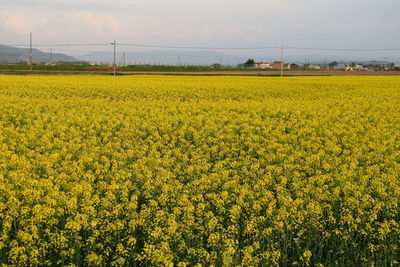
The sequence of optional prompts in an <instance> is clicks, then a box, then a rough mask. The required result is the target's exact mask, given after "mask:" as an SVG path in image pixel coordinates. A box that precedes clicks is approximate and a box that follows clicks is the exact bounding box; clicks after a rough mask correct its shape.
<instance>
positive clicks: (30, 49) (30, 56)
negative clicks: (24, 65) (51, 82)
mask: <svg viewBox="0 0 400 267" xmlns="http://www.w3.org/2000/svg"><path fill="white" fill-rule="evenodd" d="M29 40H30V42H29V66H30V69H31V71H32V32H30V33H29Z"/></svg>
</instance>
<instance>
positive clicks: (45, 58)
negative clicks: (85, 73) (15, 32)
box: [0, 45, 78, 63]
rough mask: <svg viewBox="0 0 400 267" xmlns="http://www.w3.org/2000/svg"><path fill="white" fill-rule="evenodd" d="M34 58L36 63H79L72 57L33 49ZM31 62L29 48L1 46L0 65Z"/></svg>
mask: <svg viewBox="0 0 400 267" xmlns="http://www.w3.org/2000/svg"><path fill="white" fill-rule="evenodd" d="M32 58H33V62H34V63H43V62H50V60H52V62H77V61H78V60H77V59H76V58H74V57H72V56H69V55H66V54H61V53H53V54H52V56H51V55H50V53H46V52H43V51H40V50H38V49H35V48H34V49H32ZM28 61H29V48H17V47H13V46H6V45H0V63H20V62H28Z"/></svg>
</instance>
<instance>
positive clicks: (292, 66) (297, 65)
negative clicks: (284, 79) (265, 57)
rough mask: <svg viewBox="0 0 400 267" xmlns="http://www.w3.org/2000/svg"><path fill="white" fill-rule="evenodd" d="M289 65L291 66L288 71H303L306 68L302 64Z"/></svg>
mask: <svg viewBox="0 0 400 267" xmlns="http://www.w3.org/2000/svg"><path fill="white" fill-rule="evenodd" d="M288 65H289V66H288V69H291V70H298V69H302V68H303V67H304V65H303V64H300V63H291V64H288Z"/></svg>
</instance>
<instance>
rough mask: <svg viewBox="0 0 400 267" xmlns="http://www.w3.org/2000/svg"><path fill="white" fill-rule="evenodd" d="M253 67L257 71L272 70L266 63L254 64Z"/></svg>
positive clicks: (270, 65) (269, 64)
mask: <svg viewBox="0 0 400 267" xmlns="http://www.w3.org/2000/svg"><path fill="white" fill-rule="evenodd" d="M254 67H255V68H257V69H272V64H271V63H268V62H256V63H255V64H254Z"/></svg>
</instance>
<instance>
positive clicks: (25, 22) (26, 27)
mask: <svg viewBox="0 0 400 267" xmlns="http://www.w3.org/2000/svg"><path fill="white" fill-rule="evenodd" d="M0 15H1V17H2V20H1V21H0V24H2V25H4V27H5V28H6V29H8V30H9V31H12V32H15V33H17V34H25V33H28V32H31V31H34V30H35V29H37V28H38V27H39V26H43V25H45V24H47V20H46V19H44V18H33V17H29V16H27V15H25V14H23V13H20V12H5V11H3V12H2V13H1V14H0Z"/></svg>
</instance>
